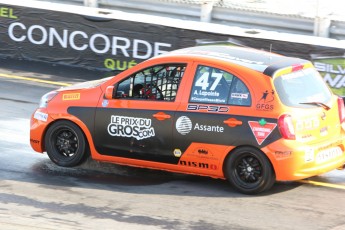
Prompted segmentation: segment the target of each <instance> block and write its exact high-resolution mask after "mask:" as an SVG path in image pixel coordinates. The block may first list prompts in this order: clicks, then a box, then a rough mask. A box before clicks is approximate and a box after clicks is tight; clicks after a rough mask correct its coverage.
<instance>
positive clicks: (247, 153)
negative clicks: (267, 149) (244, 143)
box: [224, 147, 275, 194]
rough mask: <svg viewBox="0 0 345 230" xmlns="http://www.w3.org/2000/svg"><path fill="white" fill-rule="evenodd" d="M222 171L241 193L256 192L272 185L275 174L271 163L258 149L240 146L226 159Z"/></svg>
mask: <svg viewBox="0 0 345 230" xmlns="http://www.w3.org/2000/svg"><path fill="white" fill-rule="evenodd" d="M224 173H225V176H226V178H227V179H228V181H229V182H230V183H231V184H232V185H233V186H234V187H235V188H236V189H237V190H238V191H240V192H241V193H244V194H257V193H260V192H263V191H266V190H268V189H270V188H271V187H272V185H273V184H274V182H275V174H274V171H273V169H272V166H271V163H270V162H269V160H268V159H267V157H266V156H265V155H264V153H262V152H261V151H260V150H258V149H255V148H251V147H241V148H238V149H235V150H234V151H233V152H231V153H230V155H229V157H228V158H227V159H226V162H225V168H224Z"/></svg>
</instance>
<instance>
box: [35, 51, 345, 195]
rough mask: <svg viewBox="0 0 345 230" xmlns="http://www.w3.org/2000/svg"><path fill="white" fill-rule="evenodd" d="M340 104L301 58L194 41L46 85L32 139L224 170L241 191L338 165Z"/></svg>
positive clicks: (67, 162) (79, 152) (53, 147)
mask: <svg viewBox="0 0 345 230" xmlns="http://www.w3.org/2000/svg"><path fill="white" fill-rule="evenodd" d="M344 119H345V108H344V103H343V100H342V99H341V98H339V97H338V96H335V95H334V94H333V93H332V92H331V91H330V90H329V89H328V87H327V86H326V84H325V83H324V82H323V80H322V78H321V77H320V75H319V73H318V72H317V71H316V70H315V68H314V67H313V65H312V64H311V63H310V62H309V61H306V60H302V59H297V58H290V57H284V56H280V55H277V54H273V53H268V52H263V51H258V50H254V49H248V48H241V47H229V46H200V47H192V48H186V49H181V50H177V51H173V52H170V53H167V54H163V55H160V56H157V57H154V58H152V59H150V60H147V61H145V62H143V63H140V64H138V65H136V66H135V67H133V68H131V69H128V70H126V71H124V72H122V73H120V74H118V75H117V76H114V77H111V78H106V79H101V80H96V81H91V82H85V83H81V84H76V85H73V86H70V87H66V88H62V89H59V90H55V91H52V92H49V93H47V94H46V95H44V96H43V97H42V99H41V102H40V105H39V108H38V109H37V110H36V111H35V112H34V114H33V115H32V118H31V130H30V143H31V146H32V148H33V149H34V150H35V151H37V152H47V154H48V156H49V157H50V159H51V160H52V161H53V162H54V163H56V164H57V165H60V166H65V167H71V166H76V165H78V164H80V163H82V162H83V160H85V158H86V157H88V156H89V155H91V157H92V158H93V159H94V160H97V161H104V162H111V163H117V164H124V165H131V166H138V167H147V168H153V169H161V170H168V171H173V172H180V173H191V174H196V175H202V176H209V177H214V178H222V179H227V180H228V181H229V182H230V183H231V184H232V185H233V187H234V188H236V189H237V190H238V191H240V192H242V193H246V194H255V193H259V192H263V191H266V190H268V189H270V188H271V187H272V185H273V184H274V182H275V181H287V180H299V179H302V178H307V177H311V176H314V175H318V174H322V173H325V172H327V171H330V170H333V169H336V168H339V167H342V166H343V165H344V162H345V154H344V137H345V132H344V128H345V126H344Z"/></svg>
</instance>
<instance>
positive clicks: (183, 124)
mask: <svg viewBox="0 0 345 230" xmlns="http://www.w3.org/2000/svg"><path fill="white" fill-rule="evenodd" d="M175 127H176V130H177V132H179V133H180V134H182V135H187V134H188V133H190V131H192V130H197V131H204V132H216V133H222V132H224V127H222V126H219V125H204V124H199V123H195V125H194V127H193V123H192V121H191V120H190V119H189V118H188V117H186V116H181V117H179V118H178V119H177V120H176V125H175Z"/></svg>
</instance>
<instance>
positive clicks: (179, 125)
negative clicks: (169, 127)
mask: <svg viewBox="0 0 345 230" xmlns="http://www.w3.org/2000/svg"><path fill="white" fill-rule="evenodd" d="M192 126H193V124H192V121H191V120H190V119H189V118H188V117H186V116H182V117H179V118H178V119H177V120H176V125H175V127H176V130H177V132H179V133H180V134H181V135H187V134H188V133H190V131H191V130H192Z"/></svg>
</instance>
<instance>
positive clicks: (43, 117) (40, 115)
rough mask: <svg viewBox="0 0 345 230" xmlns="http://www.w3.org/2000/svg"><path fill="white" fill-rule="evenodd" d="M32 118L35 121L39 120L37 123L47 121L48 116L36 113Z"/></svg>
mask: <svg viewBox="0 0 345 230" xmlns="http://www.w3.org/2000/svg"><path fill="white" fill-rule="evenodd" d="M34 118H35V119H36V120H39V121H47V120H48V114H46V113H42V112H39V111H36V112H35V114H34Z"/></svg>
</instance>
